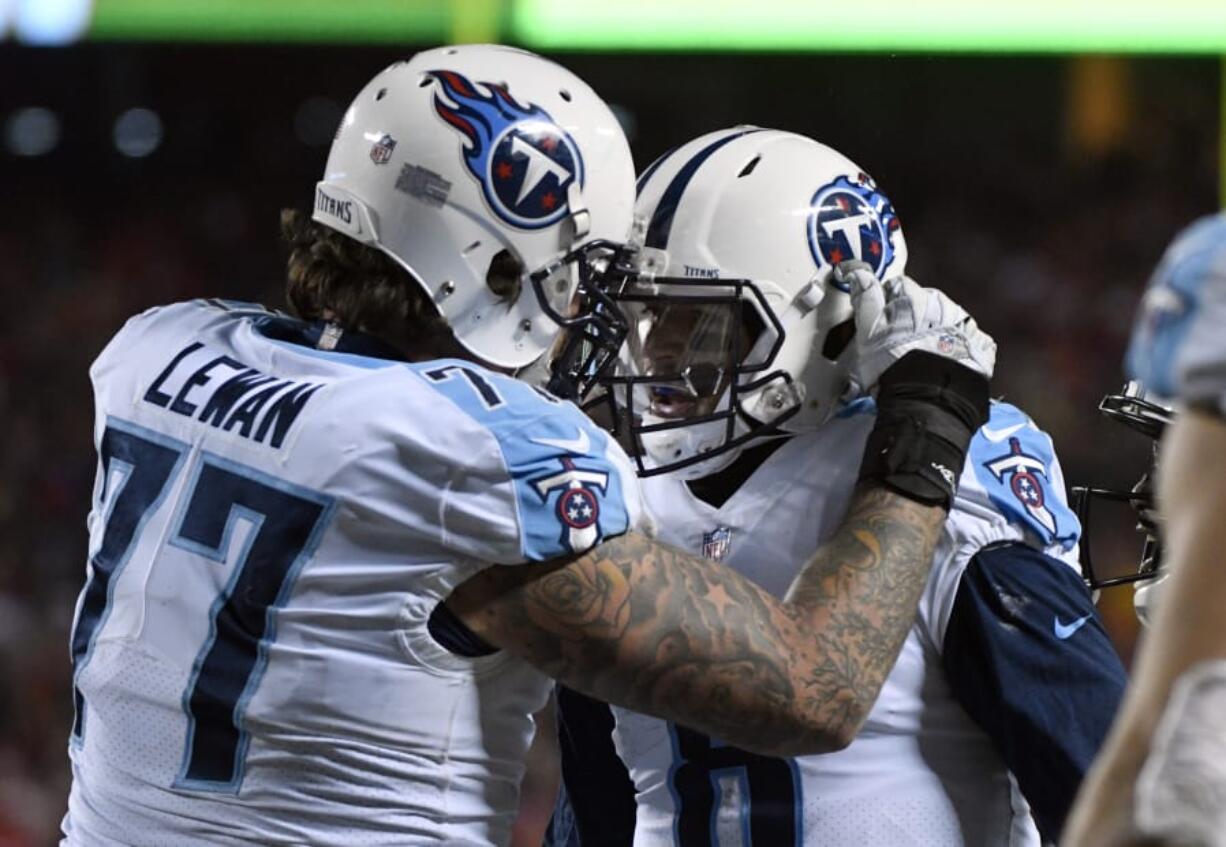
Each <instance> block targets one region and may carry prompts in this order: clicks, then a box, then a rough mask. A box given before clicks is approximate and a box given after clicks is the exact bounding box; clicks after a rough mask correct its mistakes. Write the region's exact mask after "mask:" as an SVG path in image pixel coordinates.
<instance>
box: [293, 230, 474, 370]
mask: <svg viewBox="0 0 1226 847" xmlns="http://www.w3.org/2000/svg"><path fill="white" fill-rule="evenodd" d="M281 237H282V238H283V239H284V240H285V243H286V245H287V246H288V247H289V259H288V262H287V265H288V268H287V271H288V276H287V281H286V298H287V299H288V300H289V305H290V309H291V310H292V311H293V312H294V314H296V315H297V316H298V317H300V318H303V319H304V320H320V319H327V320H330V321H333V322H335V323H336V324H338V325H340V327H341V328H342V329H348V330H358V331H361V332H367V333H370V334H371V335H375V336H378V337H379V338H381V339H383V340H384V341H386V342H388V343H390V344H393V345H395V346H396V347H399V348H401V349H402V350H406V351H418V350H429V349H431V348H433V349H434V350H435V351H437V353H436V354H441V353H443V352H445V351H448V350H450V349H451V348H453V347H454V346H455V341H454V338H453V337H452V335H451V330H450V329H449V327H448V326H447V321H446V319H444V318H443V316H442V315H441V314H439V312H438V309H437V308H435V305H434V303H433V302H431V300H430V299H429V297H428V296H427V294H426V292H425V290H424V289H423V288H422V287H421V286H420V285H419V284H418V283H417V281H416V280H415V279H413V277H412V276H411V275H410V274H409V272H408V271H406V270H405V269H404V268H402V267H401V266H400V265H398V264H396V262H395V261H393V259H392V258H391V257H390V256H388V255H387V254H386V253H383V252H382V251H380V250H377V249H376V248H374V247H370V246H367V245H365V244H360V243H358V242H357V241H355V240H353V239H352V238H350V237H348V236H347V235H344V234H342V233H340V232H337V231H336V230H334V229H331V228H330V227H326V226H324V225H323V224H320V223H316V222H315V221H313V220H311V218H310V217H309V216H308V215H305V214H303V213H302V212H300V211H298V210H297V209H283V210H282V211H281Z"/></svg>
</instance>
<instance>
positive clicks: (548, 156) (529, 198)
mask: <svg viewBox="0 0 1226 847" xmlns="http://www.w3.org/2000/svg"><path fill="white" fill-rule="evenodd" d="M429 76H431V77H433V78H434V79H435V80H436V81H437V82H438V85H439V91H437V92H435V95H434V111H435V112H436V113H438V115H439V117H441V118H442V119H443V120H444V121H446V122H447V123H448V124H449V125H450V126H451V127H453V128H454V129H455V130H457V131H458V132H460V133H461V134H462V135H463V136H464V137H465V138H466V139H467V143H466V144H465V146H464V164H465V165H467V166H468V170H469V173H471V174H472V175H473V178H474V179H476V180H477V182H478V183H480V185H481V190H482V192H483V193H484V195H485V200H486V202H487V203H488V204H489V206H490V208H491V209H493V211H494V213H495V214H496V215H498V217H499V218H501V219H502V220H504V221H506V222H507V223H509V224H510V225H511V226H515V227H519V228H521V229H540V228H541V227H546V226H550V225H551V224H555V223H557V222H558V221H560V220H561V219H562V218H563V217H564V216H565V215H566V213H567V212H568V210H569V207H568V204H567V189H568V188H569V187H570V185H571V183H572V182H575V181H576V180H577V181H578V183H579V185H580V186H581V187H582V185H583V157H582V155H580V153H579V147H578V145H577V144H575V141H574V139H573V138H571V137H570V135H569V134H568V133H567V132H566V131H565V130H563V129H562V128H561V127H559V126H558V125H557V124H556V123H554V121H553V118H551V117H550V116H549V114H548V113H547V112H546V111H545V110H544V109H542V108H541V107H539V106H536V105H534V104H532V103H529V104H527V105H526V106H525V105H521V104H520V103H519V102H518V101H516V100H515V98H514V97H512V96H511V93H510V91H508V90H507V89H506V87H504V86H502V85H498V84H497V83H492V82H477V83H475V84H474V83H473V82H470V81H469V80H468V79H467V78H466V77H464V76H462V75H461V74H458V73H455V72H454V71H430V72H429ZM481 89H484V90H485V91H488V92H489V93H488V94H482V93H481ZM444 95H445V96H444Z"/></svg>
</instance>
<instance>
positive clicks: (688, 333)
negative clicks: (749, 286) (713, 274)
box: [638, 303, 751, 419]
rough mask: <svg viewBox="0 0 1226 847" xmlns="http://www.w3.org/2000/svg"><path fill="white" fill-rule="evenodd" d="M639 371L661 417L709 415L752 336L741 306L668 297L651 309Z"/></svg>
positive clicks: (654, 410) (657, 413)
mask: <svg viewBox="0 0 1226 847" xmlns="http://www.w3.org/2000/svg"><path fill="white" fill-rule="evenodd" d="M646 319H647V320H650V329H649V330H648V331H647V334H646V337H645V338H644V341H643V345H642V353H641V361H640V362H639V363H638V364H639V368H640V373H642V374H643V375H644V376H647V377H653V376H654V377H659V378H660V379H659V381H658V382H649V383H648V384H647V390H648V398H649V408H650V411H651V412H652V413H653V414H655V415H657V416H658V417H661V418H670V419H672V418H691V417H697V416H702V415H709V414H711V413H712V412H713V411H714V410H715V407H716V405H717V404H718V402H719V398H720V395H721V394H722V393H723V392H724V390H725V389H726V388H727V387H728V380H729V378H730V375H731V374H732V372H733V368H735V366H736V365H737V363H738V362H739V361H740V359H741V358H743V356H744V354H745V352H746V351H747V350H748V349H749V345H750V342H751V338H750V333H749V330H748V328H747V326H746V322H745V321H744V320H742V318H741V315H740V310H739V309H736V308H732V307H730V306H729V305H728V304H727V303H719V304H689V303H664V304H655V305H652V306H651V307H650V308H649V309H648V310H647V315H646Z"/></svg>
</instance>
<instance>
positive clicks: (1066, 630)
mask: <svg viewBox="0 0 1226 847" xmlns="http://www.w3.org/2000/svg"><path fill="white" fill-rule="evenodd" d="M1089 619H1090V615H1088V614H1087V615H1082V616H1081V617H1079V618H1078V619H1077V620H1075V621H1073V622H1072V623H1070V624H1063V623H1060V616H1059V615H1056V616H1055V617H1054V618H1052V622H1051V628H1052V632H1054V633H1055V635H1056V638H1058V639H1060V640H1061V641H1063V640H1064V639H1066V638H1070V637H1071V636H1072V634H1073V633H1074V632H1076V631H1077V630H1079V629H1081V628H1082V627H1083V626H1085V623H1086V621H1088V620H1089Z"/></svg>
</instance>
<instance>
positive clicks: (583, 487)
mask: <svg viewBox="0 0 1226 847" xmlns="http://www.w3.org/2000/svg"><path fill="white" fill-rule="evenodd" d="M559 461H560V462H561V464H562V469H561V470H560V471H558V472H556V473H551V474H549V475H548V476H544V477H539V478H537V479H534V480H532V487H533V488H534V489H536V492H537V493H538V494H539V495H540V496H541V500H543V501H546V502H547V501H548V500H549V498H550V497H552V496H555V495H556V496H557V505H556V506H555V513H556V514H557V516H558V523H559V524H560V529H561V538H560V540H561V542H562V543H563V544H564V545H565V548H569V549H570V551H571V552H574V553H582V552H583V551H584V550H589V549H591V548H592V547H594V546H595V545H596V543H597V542H599V541H600V538H601V533H600V500H599V498H598V497H597V492H600V493H601V494H603V493H604V491H605V489H606V488H607V487H608V484H609V475H608V474H607V473H604V472H602V471H596V470H584V469H583V468H579V467H575V463H574V461H573V460H571V459H568V458H563V459H559ZM593 489H595V490H593Z"/></svg>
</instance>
